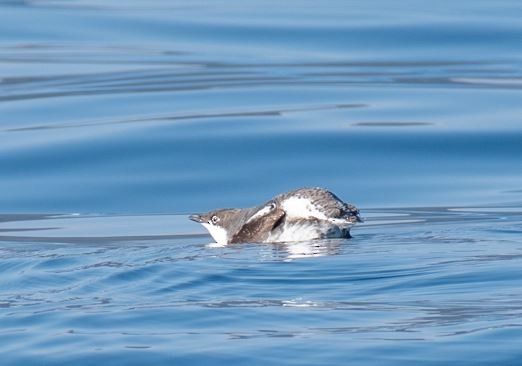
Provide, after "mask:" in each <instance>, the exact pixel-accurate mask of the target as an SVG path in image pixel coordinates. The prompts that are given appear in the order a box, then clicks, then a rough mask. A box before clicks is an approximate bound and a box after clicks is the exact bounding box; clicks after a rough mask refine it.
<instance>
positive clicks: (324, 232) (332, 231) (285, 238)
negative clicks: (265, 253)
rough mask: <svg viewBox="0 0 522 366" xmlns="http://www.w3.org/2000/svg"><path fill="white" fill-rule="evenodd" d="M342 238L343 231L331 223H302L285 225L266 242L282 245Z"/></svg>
mask: <svg viewBox="0 0 522 366" xmlns="http://www.w3.org/2000/svg"><path fill="white" fill-rule="evenodd" d="M342 237H343V231H342V229H341V228H339V226H337V225H335V224H332V223H331V222H329V221H313V222H307V221H301V222H298V223H292V222H290V223H285V224H284V225H283V227H282V228H280V229H278V230H277V231H275V232H272V233H271V234H270V236H269V237H268V238H267V240H266V242H270V243H278V242H279V243H282V242H295V241H307V240H314V239H325V238H342Z"/></svg>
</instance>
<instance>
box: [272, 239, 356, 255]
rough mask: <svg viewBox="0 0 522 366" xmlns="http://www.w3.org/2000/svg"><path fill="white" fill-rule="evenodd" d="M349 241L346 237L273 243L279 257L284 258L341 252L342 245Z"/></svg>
mask: <svg viewBox="0 0 522 366" xmlns="http://www.w3.org/2000/svg"><path fill="white" fill-rule="evenodd" d="M348 243H349V241H348V240H346V239H330V240H312V241H302V242H295V243H285V244H273V245H274V249H273V251H274V253H275V254H276V256H277V257H278V258H283V259H298V258H309V257H322V256H326V255H338V254H340V253H341V245H346V244H348Z"/></svg>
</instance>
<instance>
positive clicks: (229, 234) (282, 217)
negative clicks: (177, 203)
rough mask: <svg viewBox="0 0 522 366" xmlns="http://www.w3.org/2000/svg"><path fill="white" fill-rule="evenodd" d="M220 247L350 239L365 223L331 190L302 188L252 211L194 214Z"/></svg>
mask: <svg viewBox="0 0 522 366" xmlns="http://www.w3.org/2000/svg"><path fill="white" fill-rule="evenodd" d="M189 219H190V220H192V221H195V222H197V223H200V224H201V225H203V226H204V227H205V228H206V229H207V230H208V232H209V233H210V235H211V236H212V237H213V239H214V240H215V241H216V243H217V244H237V243H285V242H297V241H308V240H314V239H329V238H350V237H351V235H350V228H351V227H352V226H353V225H355V224H356V223H358V222H363V220H362V218H361V216H360V214H359V209H357V207H355V206H354V205H352V204H350V203H345V202H343V201H342V200H341V199H340V198H339V197H337V196H336V195H335V194H333V193H332V192H330V191H329V190H327V189H324V188H320V187H315V188H299V189H295V190H293V191H289V192H286V193H281V194H279V195H277V196H275V197H273V198H272V199H271V200H269V201H267V202H265V203H263V204H261V205H259V206H256V207H252V208H223V209H217V210H214V211H210V212H207V213H201V214H193V215H190V216H189Z"/></svg>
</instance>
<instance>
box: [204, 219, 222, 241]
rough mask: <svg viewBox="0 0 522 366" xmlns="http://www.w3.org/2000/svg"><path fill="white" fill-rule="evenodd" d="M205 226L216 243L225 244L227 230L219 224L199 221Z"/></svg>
mask: <svg viewBox="0 0 522 366" xmlns="http://www.w3.org/2000/svg"><path fill="white" fill-rule="evenodd" d="M201 225H203V226H204V227H205V229H207V230H208V232H209V233H210V235H212V237H213V238H214V240H215V241H216V243H218V244H227V243H228V236H227V231H226V230H225V229H223V228H222V227H220V226H216V225H212V224H209V223H201Z"/></svg>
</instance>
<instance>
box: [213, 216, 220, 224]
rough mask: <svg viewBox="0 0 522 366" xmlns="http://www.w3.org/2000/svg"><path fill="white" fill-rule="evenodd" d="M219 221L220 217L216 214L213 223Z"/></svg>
mask: <svg viewBox="0 0 522 366" xmlns="http://www.w3.org/2000/svg"><path fill="white" fill-rule="evenodd" d="M218 221H219V217H217V216H216V215H214V216H212V223H213V224H215V223H216V222H218Z"/></svg>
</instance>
